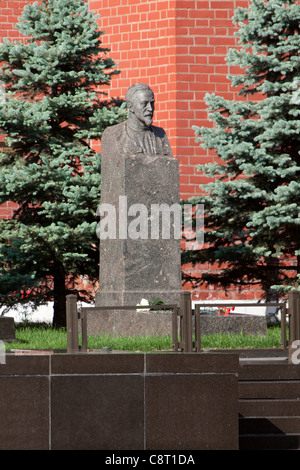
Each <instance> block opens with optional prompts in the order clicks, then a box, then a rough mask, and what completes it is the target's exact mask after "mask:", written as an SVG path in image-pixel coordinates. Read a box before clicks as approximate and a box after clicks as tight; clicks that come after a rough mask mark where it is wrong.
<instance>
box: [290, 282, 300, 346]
mask: <svg viewBox="0 0 300 470" xmlns="http://www.w3.org/2000/svg"><path fill="white" fill-rule="evenodd" d="M289 315H290V334H289V343H290V344H291V343H292V342H293V341H295V340H299V339H300V291H297V290H292V291H290V292H289Z"/></svg>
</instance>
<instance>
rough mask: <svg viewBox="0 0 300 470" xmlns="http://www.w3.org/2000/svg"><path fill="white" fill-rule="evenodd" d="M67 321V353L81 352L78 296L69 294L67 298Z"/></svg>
mask: <svg viewBox="0 0 300 470" xmlns="http://www.w3.org/2000/svg"><path fill="white" fill-rule="evenodd" d="M66 320H67V352H68V353H76V352H78V351H79V343H78V312H77V296H76V295H74V294H69V295H67V296H66Z"/></svg>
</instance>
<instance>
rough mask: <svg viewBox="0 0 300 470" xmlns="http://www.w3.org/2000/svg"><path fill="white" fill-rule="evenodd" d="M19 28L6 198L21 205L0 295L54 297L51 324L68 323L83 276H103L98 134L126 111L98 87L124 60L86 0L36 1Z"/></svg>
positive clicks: (7, 47) (11, 50) (10, 224)
mask: <svg viewBox="0 0 300 470" xmlns="http://www.w3.org/2000/svg"><path fill="white" fill-rule="evenodd" d="M17 27H18V29H19V31H20V32H21V33H22V34H23V35H24V40H22V41H21V40H20V41H13V42H10V41H8V40H6V41H4V43H2V44H1V45H0V63H1V68H0V77H1V80H2V82H3V83H4V84H5V100H4V101H3V100H2V102H1V104H0V129H1V133H2V134H3V135H4V136H5V141H6V146H7V148H6V151H3V152H2V153H1V155H0V204H2V203H4V202H6V201H13V202H15V203H17V206H18V208H17V210H16V211H15V213H14V216H13V217H12V219H11V220H1V221H0V302H1V304H2V305H6V306H10V305H14V304H16V303H18V302H29V301H31V302H33V303H34V305H39V304H40V303H44V302H47V301H50V300H52V301H54V318H53V324H54V325H55V326H63V325H65V321H66V320H65V296H66V294H67V293H70V292H73V293H74V292H76V287H75V281H76V279H78V277H79V276H81V275H87V276H88V277H89V279H90V281H91V282H92V281H95V280H96V279H97V278H98V263H99V259H98V256H99V250H98V248H99V243H98V242H99V240H98V238H97V235H96V225H97V218H96V210H97V206H98V204H99V200H100V182H101V181H100V178H101V177H100V155H99V154H98V153H97V152H95V150H93V147H92V146H91V141H92V139H99V138H100V137H101V135H102V132H103V130H104V129H105V127H106V126H108V125H111V124H115V123H117V122H119V121H120V120H122V116H123V114H124V111H123V108H122V106H121V107H119V106H118V105H119V104H120V103H118V102H117V101H114V100H111V101H109V100H107V101H105V99H106V98H105V96H103V93H102V92H101V91H100V90H99V87H101V86H103V85H105V86H107V85H109V84H110V81H111V77H112V75H113V74H114V73H117V71H116V70H115V66H116V64H115V63H114V61H113V60H112V59H111V58H109V57H108V55H107V52H108V49H105V48H102V46H101V44H102V43H101V40H100V37H101V35H102V34H103V33H102V32H101V31H99V30H98V24H97V21H96V16H95V15H94V14H93V13H91V12H89V11H88V5H87V3H86V2H85V1H84V0H72V1H71V2H66V1H65V0H42V1H41V2H39V3H37V2H35V3H33V4H28V5H27V6H26V7H25V8H24V11H23V14H22V17H21V18H20V21H19V23H18V24H17ZM78 293H79V299H88V293H87V292H84V291H82V290H80V289H79V292H78Z"/></svg>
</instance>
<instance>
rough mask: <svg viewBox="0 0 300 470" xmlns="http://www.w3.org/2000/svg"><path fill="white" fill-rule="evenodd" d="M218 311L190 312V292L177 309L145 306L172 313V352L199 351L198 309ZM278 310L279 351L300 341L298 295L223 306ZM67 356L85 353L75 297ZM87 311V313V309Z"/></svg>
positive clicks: (69, 307)
mask: <svg viewBox="0 0 300 470" xmlns="http://www.w3.org/2000/svg"><path fill="white" fill-rule="evenodd" d="M214 306H215V307H220V305H219V304H218V303H209V304H208V303H201V304H196V305H195V308H194V309H192V299H191V292H189V291H183V292H182V293H181V298H180V306H178V305H175V304H162V305H147V309H149V310H162V309H164V310H165V309H167V310H171V311H172V338H173V349H174V351H175V352H178V351H181V352H200V351H201V314H200V309H201V308H207V307H209V308H211V307H214ZM233 306H235V307H250V306H255V307H277V308H278V309H280V310H281V347H283V348H287V347H288V346H289V344H291V343H292V342H293V341H295V340H298V339H300V291H291V292H290V293H289V296H288V307H287V302H279V303H275V302H274V303H273V302H267V303H235V302H228V303H226V304H223V303H222V307H233ZM66 307H67V352H69V353H77V352H86V351H87V312H86V310H85V309H82V310H79V311H78V309H77V297H76V295H73V294H70V295H68V296H67V304H66ZM95 309H97V310H103V311H104V310H105V311H107V310H131V311H136V310H137V309H143V310H144V309H145V306H144V305H138V306H137V305H131V306H108V307H105V306H103V307H95ZM89 310H90V309H89ZM79 320H80V321H81V335H82V344H81V345H80V344H79V335H78V321H79ZM287 320H289V335H288V336H289V338H287Z"/></svg>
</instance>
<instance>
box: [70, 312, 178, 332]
mask: <svg viewBox="0 0 300 470" xmlns="http://www.w3.org/2000/svg"><path fill="white" fill-rule="evenodd" d="M145 308H147V307H145ZM84 311H86V312H87V314H88V315H87V334H88V335H94V336H97V335H101V334H105V333H106V334H109V335H113V336H164V335H171V334H172V313H171V312H170V311H163V310H149V311H147V312H146V311H139V310H137V311H136V310H135V311H132V310H100V309H98V308H97V307H92V308H89V307H87V308H84ZM79 328H80V323H79Z"/></svg>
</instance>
